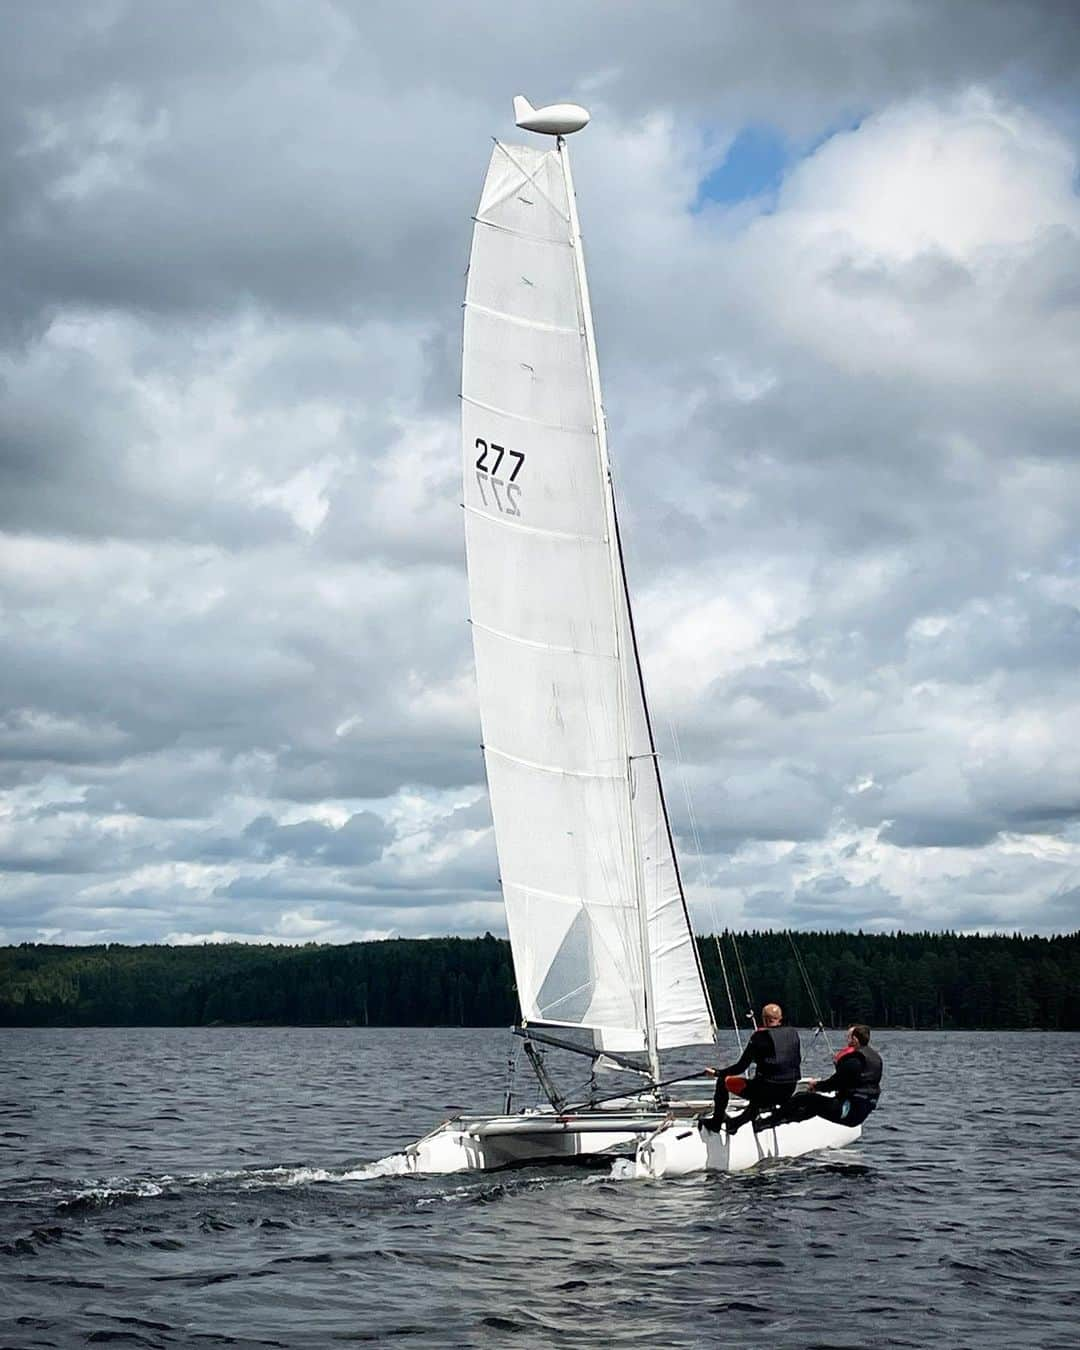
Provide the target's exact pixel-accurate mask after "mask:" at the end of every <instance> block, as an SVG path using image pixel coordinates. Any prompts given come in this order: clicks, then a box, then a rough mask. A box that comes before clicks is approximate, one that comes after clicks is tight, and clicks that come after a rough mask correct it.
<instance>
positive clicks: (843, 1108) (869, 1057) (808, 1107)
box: [769, 1045, 883, 1126]
mask: <svg viewBox="0 0 1080 1350" xmlns="http://www.w3.org/2000/svg"><path fill="white" fill-rule="evenodd" d="M882 1068H883V1066H882V1063H881V1056H880V1055H879V1054H878V1052H877V1051H876V1050H875V1049H874V1047H873V1046H872V1045H864V1046H862V1047H860V1048H859V1049H858V1050H853V1051H852V1052H851V1053H850V1054H847V1055H842V1056H841V1057H840V1059H839V1060H837V1063H836V1070H835V1072H834V1073H833V1074H832V1075H831V1076H830V1077H828V1078H825V1079H823V1080H822V1081H821V1082H820V1083H818V1085H817V1088H816V1089H815V1091H813V1092H807V1093H804V1094H803V1096H801V1097H796V1098H794V1100H792V1101H790V1102H789V1103H788V1104H787V1106H785V1107H783V1108H782V1109H781V1110H780V1111H779V1112H778V1113H777V1116H776V1117H775V1118H774V1119H773V1120H771V1121H770V1122H769V1123H770V1124H780V1123H782V1122H784V1121H789V1120H810V1119H811V1118H812V1117H813V1116H820V1117H821V1118H822V1119H823V1120H831V1121H832V1122H833V1124H834V1125H851V1126H855V1125H861V1124H862V1123H863V1121H864V1120H865V1119H866V1117H867V1116H868V1115H869V1114H870V1112H871V1111H872V1110H873V1109H874V1107H875V1106H877V1104H878V1097H879V1096H880V1095H881V1074H882ZM823 1092H835V1093H836V1096H835V1097H823V1096H822V1095H821V1094H822V1093H823Z"/></svg>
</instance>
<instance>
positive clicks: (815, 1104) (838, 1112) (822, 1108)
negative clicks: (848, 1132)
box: [769, 1092, 846, 1127]
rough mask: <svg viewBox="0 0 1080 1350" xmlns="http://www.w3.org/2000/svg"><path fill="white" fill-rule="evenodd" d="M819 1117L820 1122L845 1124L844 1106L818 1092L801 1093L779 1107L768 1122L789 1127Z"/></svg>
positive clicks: (771, 1124) (833, 1098)
mask: <svg viewBox="0 0 1080 1350" xmlns="http://www.w3.org/2000/svg"><path fill="white" fill-rule="evenodd" d="M815 1116H820V1117H821V1119H822V1120H831V1121H832V1123H833V1124H834V1125H841V1124H845V1123H846V1122H845V1120H844V1104H843V1102H840V1101H838V1100H837V1099H836V1098H835V1097H825V1096H822V1094H821V1093H819V1092H802V1093H800V1094H799V1095H798V1096H795V1097H792V1098H791V1100H790V1101H788V1102H787V1104H786V1105H784V1106H781V1108H780V1110H779V1111H777V1112H775V1113H774V1114H773V1116H772V1117H771V1118H770V1120H769V1125H770V1127H771V1126H773V1125H790V1124H793V1123H795V1122H798V1121H803V1120H813V1119H814V1117H815Z"/></svg>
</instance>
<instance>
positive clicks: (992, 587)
mask: <svg viewBox="0 0 1080 1350" xmlns="http://www.w3.org/2000/svg"><path fill="white" fill-rule="evenodd" d="M677 10H678V12H677V14H676V15H675V17H674V18H673V17H672V12H671V9H670V7H669V6H664V7H661V8H657V7H655V6H652V5H639V6H634V7H632V8H631V9H627V7H625V6H619V7H618V9H617V11H616V9H615V8H614V7H612V6H607V5H603V4H601V5H596V6H591V7H589V8H588V9H587V10H585V11H582V9H581V7H580V6H578V5H574V6H571V5H569V4H568V3H564V0H555V3H554V5H553V6H552V5H549V6H547V7H546V9H545V10H544V12H543V14H542V15H541V14H540V13H535V14H534V13H532V12H531V11H528V10H521V11H504V10H499V11H498V12H497V13H496V11H495V9H494V8H493V7H492V5H491V4H490V3H482V0H468V2H467V3H463V4H461V5H457V6H455V7H454V8H453V11H452V12H451V11H449V10H447V11H446V12H445V13H444V12H443V11H441V10H439V9H438V7H434V8H433V7H432V6H430V5H427V4H424V5H419V4H415V3H413V0H402V2H401V3H398V4H396V5H394V6H389V5H382V4H374V5H364V6H362V7H361V6H359V5H357V4H352V3H343V2H342V3H330V2H329V0H317V2H316V3H314V4H311V5H309V6H306V7H305V10H304V15H303V20H302V21H301V20H300V19H299V18H297V17H296V14H295V13H293V12H292V11H291V10H289V9H288V8H287V7H282V6H280V5H277V4H273V3H262V2H261V0H241V2H240V3H236V4H233V5H229V6H227V7H222V8H220V9H215V10H213V11H210V10H208V11H207V12H206V13H204V14H200V15H199V16H198V17H197V19H195V20H193V19H192V16H191V14H190V12H189V9H187V8H184V7H181V6H179V5H174V4H171V3H163V4H160V5H157V6H155V7H154V10H153V12H152V13H151V12H150V11H149V10H148V9H147V8H146V7H145V6H142V5H137V4H131V3H119V4H116V5H112V6H106V7H103V8H96V9H95V8H91V9H88V10H86V11H85V12H80V13H79V14H78V15H73V14H72V12H71V10H70V7H69V6H66V5H60V4H54V3H41V4H37V5H35V6H33V7H32V9H31V10H28V11H26V12H20V14H19V17H18V19H17V20H16V19H13V18H12V17H10V16H9V17H7V18H5V19H0V24H3V25H6V26H7V27H8V29H9V33H8V36H9V37H11V38H12V39H13V40H9V41H4V40H3V34H0V160H2V163H3V168H4V175H5V193H4V194H3V201H2V202H0V239H2V243H3V258H4V262H3V279H4V285H5V295H6V297H7V302H6V304H5V309H4V315H3V317H2V319H0V647H2V651H0V855H2V858H3V866H4V868H5V871H4V881H3V886H4V895H5V899H4V902H3V903H4V908H3V910H2V911H0V923H2V924H3V931H4V933H5V934H6V936H7V937H8V938H9V939H10V940H15V941H19V940H23V939H27V938H30V939H32V938H34V937H36V936H38V935H41V934H46V935H48V936H49V937H51V938H53V939H59V940H65V939H67V940H152V939H167V940H170V941H191V940H201V937H202V936H207V935H209V936H211V937H213V936H214V935H218V936H220V935H222V934H238V935H246V936H248V937H251V938H266V937H271V938H274V939H276V940H295V941H302V940H306V938H307V937H315V938H318V939H319V940H333V941H338V940H344V939H346V938H348V937H350V936H359V935H372V934H385V933H390V932H407V933H417V934H419V933H425V932H429V933H430V932H447V931H467V932H474V931H484V929H486V928H491V929H492V930H495V931H501V929H502V919H501V911H500V908H499V904H498V899H497V863H496V859H495V851H494V843H493V838H492V831H491V827H490V815H489V813H488V808H487V806H486V800H485V794H484V791H483V767H482V758H481V754H480V748H479V741H480V731H479V723H478V718H477V710H476V702H475V699H476V696H475V687H474V682H473V677H472V669H471V656H470V651H469V638H468V633H467V624H466V623H465V621H464V620H465V617H466V614H467V596H466V591H465V580H464V570H463V550H462V544H461V521H460V511H459V509H458V505H457V503H458V501H459V500H460V492H461V490H460V484H459V481H458V451H457V436H458V431H457V408H456V402H457V400H456V394H457V381H458V360H459V352H460V328H459V323H460V311H459V304H460V299H461V290H462V284H463V271H464V267H465V262H466V258H467V252H468V237H469V228H470V222H469V217H470V215H471V213H472V211H473V210H474V209H475V203H476V195H477V192H478V190H479V184H480V178H481V175H482V167H483V159H484V155H485V153H486V150H485V145H486V141H487V137H488V136H489V135H490V134H491V133H492V132H496V133H499V134H501V135H507V134H509V127H508V118H507V100H508V98H509V96H510V95H511V94H513V93H514V92H516V90H515V89H505V88H500V87H499V80H498V78H494V77H493V75H492V71H493V70H494V71H498V70H505V69H507V68H508V65H507V62H508V61H509V59H510V56H511V54H512V55H513V67H514V69H515V70H516V71H517V75H516V76H515V78H519V79H520V80H521V81H522V84H521V88H523V89H524V90H525V92H527V93H529V94H531V95H533V96H535V97H536V98H537V99H542V98H546V97H548V95H549V94H550V95H551V96H552V97H554V96H558V95H561V94H566V95H569V96H575V97H579V98H581V99H582V100H583V101H585V102H586V103H588V104H590V106H591V107H592V109H593V113H594V119H593V123H592V125H591V126H590V128H589V130H588V132H587V133H585V134H584V135H582V136H581V137H580V138H576V139H575V144H574V153H575V157H576V158H575V165H576V176H577V182H578V191H579V194H580V207H581V211H582V216H583V221H584V230H585V241H586V251H587V256H588V262H589V266H590V277H591V283H592V293H593V301H594V308H595V316H596V327H597V333H598V341H599V347H600V359H601V365H602V369H603V375H604V380H605V398H606V409H607V415H608V420H609V428H610V435H611V443H612V448H613V458H614V463H615V472H616V477H617V485H618V489H619V493H620V503H621V519H622V520H623V522H624V535H625V538H626V541H627V546H628V560H627V561H628V567H629V572H630V576H631V581H632V584H633V590H634V596H635V602H636V616H637V623H638V631H639V638H640V642H641V648H642V651H643V654H644V659H645V666H646V676H647V680H648V684H649V689H650V693H651V695H652V699H653V708H654V712H655V721H656V724H657V726H658V728H659V731H660V737H661V741H662V748H663V749H664V751H665V758H664V765H665V770H666V772H667V774H668V780H669V791H668V795H669V799H670V800H671V802H672V805H673V809H674V811H675V815H676V820H675V824H676V829H677V832H678V835H679V839H680V843H681V844H683V845H684V846H685V849H686V851H687V855H688V856H687V858H686V864H687V865H686V868H685V870H686V872H687V875H688V876H689V877H692V878H694V884H693V903H694V906H695V913H696V916H697V918H698V920H699V922H700V923H701V924H703V925H704V926H706V927H707V926H710V925H711V924H712V923H713V922H714V921H717V922H727V921H736V920H738V921H741V922H743V921H744V922H748V923H765V922H767V923H772V924H783V923H788V922H799V923H808V924H826V923H828V924H834V925H835V924H838V923H840V922H844V923H850V924H858V923H863V924H864V925H867V926H884V927H887V926H890V925H900V926H946V925H952V926H980V925H983V926H989V927H993V926H1003V927H1009V928H1012V927H1018V928H1025V929H1032V930H1040V929H1042V930H1045V929H1054V928H1060V927H1062V926H1069V925H1070V924H1071V923H1074V922H1075V912H1074V911H1075V906H1074V908H1073V910H1070V908H1069V906H1070V904H1072V900H1071V899H1070V897H1074V894H1075V889H1076V876H1077V874H1078V872H1077V867H1078V861H1080V856H1078V837H1080V836H1078V830H1080V826H1078V823H1077V821H1078V815H1080V802H1078V800H1077V792H1076V783H1077V782H1078V781H1080V763H1078V762H1077V756H1076V754H1075V753H1074V752H1073V751H1072V749H1071V739H1070V737H1069V735H1068V733H1067V729H1068V728H1070V727H1071V726H1072V725H1073V724H1074V723H1075V722H1076V720H1077V716H1078V714H1080V709H1078V708H1077V695H1076V692H1075V687H1074V686H1075V669H1076V659H1077V655H1078V653H1077V644H1078V640H1080V638H1078V635H1080V583H1078V580H1077V576H1078V573H1077V562H1078V555H1077V550H1076V545H1075V521H1076V519H1077V517H1078V514H1080V473H1078V472H1077V468H1076V453H1075V452H1076V440H1075V428H1076V425H1077V418H1078V413H1080V408H1078V398H1080V395H1078V392H1077V390H1078V386H1077V382H1076V378H1075V371H1076V370H1077V369H1078V368H1080V290H1078V288H1077V281H1076V277H1077V275H1078V271H1077V265H1078V262H1080V198H1078V195H1077V136H1078V131H1080V118H1078V116H1077V103H1076V97H1075V89H1076V75H1077V73H1078V67H1080V26H1078V25H1077V24H1076V22H1075V19H1074V16H1073V15H1072V14H1071V12H1069V10H1068V7H1062V6H1060V5H1056V4H1045V5H1043V4H1034V3H1032V4H1029V5H1024V6H1017V5H1012V4H1004V3H1002V4H998V3H985V2H982V3H979V4H977V5H976V4H974V3H968V2H967V0H960V2H959V3H956V4H952V5H949V6H936V7H935V6H926V5H921V4H916V3H906V2H904V3H895V2H894V0H888V2H886V0H863V2H862V3H859V4H857V5H855V6H851V5H846V4H845V5H840V4H837V5H819V6H814V7H813V8H812V9H806V10H805V11H799V12H797V13H796V12H794V11H793V10H792V8H791V7H790V6H771V5H765V6H757V7H747V6H744V5H738V4H724V5H717V6H706V7H703V6H699V5H685V6H679V7H677ZM496 20H497V21H496ZM13 23H14V24H17V34H13V33H11V32H10V29H11V27H12V24H13ZM16 37H17V40H14V39H15V38H16ZM545 91H547V92H545ZM755 128H756V129H757V130H755ZM755 144H756V145H759V146H764V147H765V148H766V150H767V154H768V156H769V157H770V158H768V162H767V163H765V162H764V161H762V163H761V164H757V165H755V164H752V163H748V162H744V161H740V164H741V167H739V166H738V165H735V164H734V161H733V160H732V162H730V163H729V156H730V155H735V157H736V158H737V157H738V156H740V155H741V156H743V157H744V160H745V156H746V155H747V154H752V153H753V147H754V145H755ZM747 147H750V149H749V150H748V149H747ZM762 153H763V154H764V153H765V151H762ZM725 166H726V167H727V177H726V178H725V177H724V173H725ZM736 168H738V171H739V174H742V175H743V178H742V180H741V181H743V182H744V183H745V184H746V189H745V190H746V193H747V194H748V195H745V196H743V197H742V198H739V197H738V195H737V193H736V192H735V191H734V190H725V191H724V192H720V191H719V190H718V188H717V185H718V184H719V183H720V182H721V181H724V182H726V183H727V184H728V188H729V189H731V188H732V184H733V183H734V181H735V177H737V176H738V175H737V174H735V169H736ZM759 169H760V172H757V171H758V170H759ZM755 174H756V177H755ZM733 175H735V177H733ZM762 182H767V184H768V191H767V192H765V193H759V190H758V189H759V187H760V185H761V183H762ZM710 184H711V185H712V187H710ZM669 725H673V726H676V727H678V730H679V749H680V754H679V755H675V754H673V753H671V746H670V744H669V742H670V740H671V737H670V735H669V733H668V727H669ZM680 762H681V764H682V768H681V769H680V767H679V764H680ZM681 776H685V778H686V780H687V783H688V786H689V788H690V789H691V800H692V803H693V808H694V821H693V823H692V821H691V812H690V810H689V809H688V808H687V806H686V805H685V802H684V797H683V792H682V785H681V783H680V777H681ZM693 824H696V827H697V828H696V842H695V829H694V828H693ZM695 852H696V853H697V854H698V856H697V857H694V856H693V854H694V853H695Z"/></svg>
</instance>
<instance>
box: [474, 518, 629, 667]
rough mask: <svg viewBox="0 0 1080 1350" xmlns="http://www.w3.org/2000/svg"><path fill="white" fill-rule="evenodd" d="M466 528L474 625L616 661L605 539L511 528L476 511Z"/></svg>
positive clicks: (609, 573) (529, 640)
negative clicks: (571, 536) (614, 658)
mask: <svg viewBox="0 0 1080 1350" xmlns="http://www.w3.org/2000/svg"><path fill="white" fill-rule="evenodd" d="M465 523H466V528H465V543H466V552H467V555H468V565H469V598H470V602H471V609H472V619H473V622H474V623H476V624H479V625H481V626H483V627H485V628H493V629H494V630H495V631H496V632H498V633H506V634H508V635H509V636H511V637H515V638H518V639H521V640H523V641H527V642H536V643H541V644H544V645H547V646H551V647H562V648H569V649H571V650H574V651H583V652H593V653H595V654H596V655H598V656H615V655H616V652H617V648H616V638H615V625H614V623H613V622H612V615H611V568H610V559H609V556H608V549H607V545H606V544H605V543H604V541H603V540H602V539H600V540H588V539H571V540H568V539H565V538H563V537H561V536H558V535H545V534H539V533H535V532H533V531H531V530H527V529H511V528H507V527H505V526H504V525H502V524H500V523H499V522H498V521H497V520H494V519H492V518H490V517H488V516H483V515H476V514H474V513H472V512H466V513H465Z"/></svg>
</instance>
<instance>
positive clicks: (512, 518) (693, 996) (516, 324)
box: [462, 140, 714, 1072]
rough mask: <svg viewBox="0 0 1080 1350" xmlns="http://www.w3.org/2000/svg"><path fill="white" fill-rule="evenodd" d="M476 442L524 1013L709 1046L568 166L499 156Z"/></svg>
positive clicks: (497, 785) (469, 334) (475, 357)
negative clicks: (644, 679) (627, 572)
mask: <svg viewBox="0 0 1080 1350" xmlns="http://www.w3.org/2000/svg"><path fill="white" fill-rule="evenodd" d="M462 431H463V439H464V454H465V463H464V489H465V501H464V505H465V516H466V548H467V554H468V572H469V595H470V605H471V613H472V625H473V643H474V649H475V654H476V669H477V681H478V685H479V692H480V707H481V720H482V724H483V737H484V752H485V759H486V764H487V775H488V786H489V790H490V795H491V804H492V811H493V815H494V820H495V835H496V841H497V848H498V855H499V868H500V872H501V876H502V888H503V896H504V899H505V902H506V912H507V919H508V924H509V929H510V940H511V946H512V949H513V956H514V968H515V972H516V976H517V985H518V995H519V998H520V1002H521V1010H522V1015H523V1018H524V1019H525V1021H526V1022H529V1023H534V1024H535V1023H541V1024H546V1025H549V1026H571V1027H584V1028H588V1029H590V1030H591V1031H592V1033H593V1039H594V1043H595V1044H596V1045H597V1046H598V1047H599V1048H603V1049H608V1050H612V1051H618V1050H623V1051H642V1050H645V1051H647V1052H648V1053H649V1055H650V1061H651V1063H652V1066H653V1069H654V1072H655V1071H656V1067H657V1061H656V1053H657V1051H658V1050H660V1049H664V1048H669V1047H672V1046H678V1045H692V1044H701V1043H711V1042H712V1041H713V1039H714V1027H713V1019H712V1012H711V1009H710V1007H709V1000H708V995H707V993H706V991H705V987H704V983H703V980H702V977H701V969H700V965H699V962H698V957H697V951H696V948H695V946H694V939H693V934H692V932H691V930H690V924H689V919H688V916H687V911H686V904H685V900H684V897H683V894H682V888H681V885H680V882H679V876H678V871H677V868H676V864H675V858H674V853H673V849H672V843H671V835H670V831H669V828H668V822H667V817H666V813H665V810H664V804H663V796H662V792H661V787H660V779H659V771H658V768H657V762H656V756H655V753H654V746H653V743H652V735H651V730H650V727H649V723H648V714H647V711H646V705H645V699H644V691H643V688H642V684H641V675H640V668H639V664H638V658H637V652H636V647H635V643H634V636H633V627H632V620H631V616H630V609H629V600H628V597H627V594H626V587H625V579H624V575H623V572H622V558H621V550H620V546H619V541H618V537H617V526H616V520H615V505H614V498H613V496H612V492H611V483H610V475H609V473H608V467H607V447H606V441H605V431H604V422H603V411H602V408H601V404H600V392H599V378H598V375H597V370H596V356H595V349H594V345H593V341H592V319H591V315H590V312H589V300H588V291H587V285H586V281H585V272H584V266H583V263H582V262H581V240H580V234H579V231H578V228H577V215H576V208H575V205H574V199H573V187H572V183H571V180H570V174H569V165H568V163H567V160H566V149H565V145H564V143H563V142H562V141H561V140H560V142H559V143H558V148H556V149H554V150H540V149H535V148H533V147H530V146H504V145H501V144H498V143H497V144H496V146H495V149H494V151H493V153H492V157H491V163H490V165H489V167H488V174H487V179H486V181H485V183H484V190H483V195H482V197H481V201H480V206H479V209H478V211H477V215H476V225H475V229H474V232H473V244H472V254H471V257H470V263H469V277H468V285H467V289H466V297H465V321H464V349H463V359H462Z"/></svg>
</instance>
